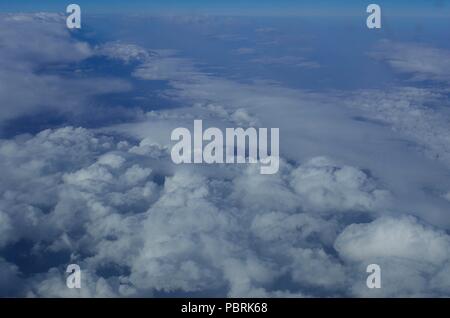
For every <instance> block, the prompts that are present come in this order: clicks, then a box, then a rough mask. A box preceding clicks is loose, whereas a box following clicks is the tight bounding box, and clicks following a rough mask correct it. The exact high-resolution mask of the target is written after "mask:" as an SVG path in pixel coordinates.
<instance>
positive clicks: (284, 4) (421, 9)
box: [0, 0, 450, 15]
mask: <svg viewBox="0 0 450 318" xmlns="http://www.w3.org/2000/svg"><path fill="white" fill-rule="evenodd" d="M72 2H74V3H77V4H79V5H81V6H82V7H83V8H84V9H85V10H88V11H90V12H93V13H101V12H124V11H129V12H139V13H143V12H147V10H148V12H149V13H154V12H157V13H209V14H244V15H285V14H289V15H358V14H360V13H361V12H362V13H364V9H362V10H361V8H365V7H366V6H367V5H368V4H370V3H372V2H375V3H377V4H379V5H381V6H382V7H384V9H385V12H384V13H385V14H388V15H389V14H392V15H417V14H419V15H425V14H426V15H448V14H449V12H450V6H449V2H448V1H447V0H432V1H425V0H410V1H406V0H397V1H395V2H394V1H386V0H378V1H363V0H347V1H330V0H316V1H311V0H307V1H298V0H297V1H295V0H278V1H274V0H259V1H256V0H243V1H237V0H230V1H220V0H212V1H206V0H193V1H180V0H164V1H163V0H155V1H146V0H130V1H123V0H77V1H72ZM69 3H70V1H61V0H44V1H33V0H18V1H14V2H12V1H5V0H2V1H1V2H0V11H2V12H16V11H63V10H64V8H65V7H66V6H67V5H68V4H69Z"/></svg>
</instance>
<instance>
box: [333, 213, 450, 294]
mask: <svg viewBox="0 0 450 318" xmlns="http://www.w3.org/2000/svg"><path fill="white" fill-rule="evenodd" d="M335 248H336V250H337V251H338V252H339V255H340V257H341V258H342V259H344V260H345V261H346V262H348V263H350V264H353V265H354V266H356V267H357V266H358V265H364V264H372V263H375V264H378V265H380V266H381V268H382V275H383V280H382V281H383V284H384V285H383V286H382V288H381V289H380V290H377V291H375V292H372V293H371V292H369V290H367V288H366V287H365V286H364V284H363V280H361V282H360V283H359V284H358V283H357V284H355V285H354V286H353V292H354V293H355V294H357V295H366V296H370V295H372V296H385V297H386V296H390V297H392V296H394V297H395V296H399V295H402V296H432V295H435V296H438V295H448V293H449V292H450V284H449V277H448V273H449V270H448V268H449V265H450V236H449V235H448V234H446V233H445V232H444V231H440V230H437V229H435V228H432V227H430V226H428V225H424V224H422V223H421V222H419V221H418V220H417V219H416V218H413V217H407V216H401V217H382V218H379V219H377V220H375V221H374V222H372V223H369V224H352V225H350V226H348V227H347V228H346V229H345V230H344V231H343V232H342V233H341V234H340V235H339V237H338V238H337V239H336V242H335Z"/></svg>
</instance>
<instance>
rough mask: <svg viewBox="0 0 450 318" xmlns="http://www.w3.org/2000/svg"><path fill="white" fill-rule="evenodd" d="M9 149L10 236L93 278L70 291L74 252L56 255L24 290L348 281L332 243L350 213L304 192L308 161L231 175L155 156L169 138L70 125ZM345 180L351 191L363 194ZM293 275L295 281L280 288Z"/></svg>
mask: <svg viewBox="0 0 450 318" xmlns="http://www.w3.org/2000/svg"><path fill="white" fill-rule="evenodd" d="M0 153H1V157H2V159H3V160H2V163H1V164H2V171H7V172H8V173H7V174H5V179H3V182H2V188H1V193H2V197H1V200H0V207H1V211H2V214H0V215H1V218H2V220H5V222H2V223H1V224H2V227H3V228H4V230H5V231H2V236H1V242H2V246H3V247H7V246H10V245H11V244H14V242H19V241H23V240H30V241H32V242H33V246H32V248H31V249H30V250H27V251H22V252H23V253H30V255H29V257H32V255H33V254H35V253H50V254H49V255H51V254H52V253H61V252H64V253H67V255H68V256H67V258H66V262H67V263H73V262H75V263H78V264H80V265H81V267H82V268H83V269H85V270H86V277H85V280H86V282H85V284H86V286H87V287H86V289H85V290H83V291H80V293H77V292H73V291H67V288H66V287H65V285H64V269H63V266H64V265H67V264H65V263H62V264H61V267H54V266H52V265H51V262H50V260H49V264H48V265H47V266H48V270H47V271H46V272H42V273H39V274H36V275H26V276H25V277H26V278H25V279H26V282H27V283H26V284H25V285H24V286H23V288H21V290H20V291H16V293H17V294H19V295H28V296H36V297H38V296H63V297H65V296H67V297H72V296H80V297H92V296H127V295H152V294H155V293H168V294H173V293H174V294H176V293H178V292H188V293H196V292H204V291H209V292H213V293H214V292H215V293H217V294H218V295H230V296H274V297H275V296H277V295H278V296H280V295H284V296H289V295H291V296H292V295H304V294H308V293H312V291H310V290H313V289H314V288H330V289H331V290H335V291H338V290H340V289H341V288H342V287H343V286H344V285H345V282H346V276H345V270H344V268H343V267H342V265H341V264H340V261H339V260H338V259H336V258H335V257H334V256H333V255H330V254H328V253H327V252H326V249H329V248H330V246H331V245H332V242H333V241H334V238H335V237H336V235H337V234H338V231H339V224H338V222H337V220H336V221H335V222H330V221H326V220H325V219H323V218H322V217H321V216H320V215H315V213H314V204H315V203H314V201H310V202H306V201H304V200H302V199H301V198H300V199H299V198H298V197H297V195H296V189H295V188H294V187H292V186H291V183H292V180H295V178H296V172H295V171H296V169H301V168H298V167H297V168H295V167H291V166H290V165H289V164H286V165H285V169H284V170H283V171H282V173H281V174H280V175H278V176H273V177H270V176H261V175H260V174H259V173H258V169H256V167H229V168H226V169H225V171H223V173H225V172H226V174H227V175H228V178H226V179H225V178H224V177H223V176H222V175H221V174H216V175H215V176H212V175H209V174H208V173H207V172H206V171H207V170H205V172H204V173H200V172H199V170H192V169H190V168H189V167H177V168H176V169H175V168H174V167H172V168H169V169H167V168H163V167H162V166H161V164H160V163H158V162H160V160H155V159H158V158H165V159H163V160H167V161H168V160H169V153H168V151H167V149H166V148H164V147H162V146H158V145H155V144H152V143H147V142H145V141H142V142H141V143H138V144H136V142H135V141H133V140H120V139H117V137H110V136H105V135H99V134H97V133H93V132H91V131H89V130H86V129H82V128H70V127H66V128H62V129H58V130H46V131H43V132H41V133H39V134H37V135H36V136H28V137H22V138H18V139H16V140H4V141H2V142H1V143H0ZM317 160H318V159H317ZM309 165H310V164H309V163H306V164H305V166H306V167H308V166H309ZM300 167H301V166H300ZM355 171H356V170H355ZM161 176H162V177H163V180H164V181H163V182H161V181H160V178H161ZM25 179H26V180H27V181H26V182H25V181H24V180H25ZM302 182H303V181H302V180H296V181H295V184H296V185H298V184H301V183H302ZM340 182H343V184H342V189H344V190H341V192H340V195H341V196H342V197H346V196H351V197H354V196H355V195H356V194H355V193H353V190H352V189H350V190H349V191H348V192H347V193H345V189H346V188H345V186H344V185H345V181H342V180H341V179H338V180H337V181H336V183H340ZM360 191H363V189H361V190H360ZM359 195H361V196H363V197H364V194H362V193H359ZM339 203H340V202H338V203H336V204H339ZM316 208H317V209H319V210H323V209H324V207H323V206H318V207H316ZM333 208H334V207H333ZM4 211H6V212H4ZM50 259H51V257H50ZM312 264H315V265H312ZM330 268H332V269H330ZM15 270H16V271H17V272H18V273H19V272H20V270H21V269H20V268H16V269H15ZM104 271H106V272H108V273H109V274H108V275H105V276H103V275H104V274H102V273H103V272H104ZM305 272H308V275H307V277H305V276H304V275H303V274H302V273H305ZM285 276H288V277H291V278H292V284H291V285H290V286H285V287H284V288H281V289H279V288H276V287H275V286H277V285H278V284H279V283H278V282H279V281H280V280H282V279H283V277H285Z"/></svg>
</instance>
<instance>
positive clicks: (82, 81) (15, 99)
mask: <svg viewBox="0 0 450 318" xmlns="http://www.w3.org/2000/svg"><path fill="white" fill-rule="evenodd" d="M0 46H1V47H2V50H1V51H0V66H1V68H2V72H1V74H0V81H1V83H2V85H1V87H0V103H1V104H2V107H1V110H0V124H4V123H5V121H8V120H14V119H17V118H20V117H21V116H32V115H36V114H40V113H43V112H46V111H54V112H56V113H71V114H80V113H83V112H84V111H85V110H86V108H87V107H88V106H89V105H92V103H93V102H92V98H93V97H95V96H98V95H102V94H108V93H117V92H124V91H127V90H129V89H130V85H129V84H128V83H127V82H125V81H123V80H120V79H114V78H95V77H94V78H93V77H89V78H87V77H85V76H83V74H81V75H80V74H78V73H76V72H75V71H73V73H72V74H69V76H67V75H66V76H63V75H55V74H52V73H46V72H45V68H46V67H63V66H68V65H72V64H77V63H79V62H82V61H85V60H86V59H88V58H90V57H92V56H93V54H94V50H93V49H92V48H91V47H90V45H89V44H88V43H86V42H82V41H79V40H75V39H74V38H73V37H72V35H71V33H70V32H69V30H68V29H67V28H66V27H65V17H64V16H63V15H58V14H21V15H20V14H19V15H5V14H3V15H0Z"/></svg>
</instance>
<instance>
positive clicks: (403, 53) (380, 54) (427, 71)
mask: <svg viewBox="0 0 450 318" xmlns="http://www.w3.org/2000/svg"><path fill="white" fill-rule="evenodd" d="M370 55H371V56H372V57H374V58H376V59H380V60H384V61H386V62H387V63H389V65H390V66H391V67H392V68H394V70H396V71H398V72H399V73H405V74H409V75H411V76H412V78H411V79H412V80H415V81H422V80H437V81H446V82H448V81H449V80H450V51H449V50H445V49H438V48H433V47H430V46H426V45H421V44H416V43H398V42H393V41H390V40H382V41H380V42H379V43H378V44H377V47H376V49H375V51H374V52H372V53H370Z"/></svg>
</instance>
